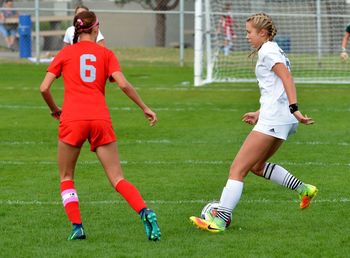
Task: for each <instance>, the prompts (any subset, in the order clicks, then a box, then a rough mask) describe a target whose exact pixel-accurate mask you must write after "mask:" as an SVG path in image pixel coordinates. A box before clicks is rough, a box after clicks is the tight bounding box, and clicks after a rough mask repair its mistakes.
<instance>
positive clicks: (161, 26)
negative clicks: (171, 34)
mask: <svg viewBox="0 0 350 258" xmlns="http://www.w3.org/2000/svg"><path fill="white" fill-rule="evenodd" d="M114 2H115V3H116V4H119V5H120V4H121V5H123V4H126V3H128V2H137V3H139V4H140V5H141V6H143V7H144V8H146V9H151V10H154V11H169V10H173V9H175V8H176V7H177V6H178V5H179V2H180V0H114ZM155 34H156V46H157V47H164V46H165V35H166V14H165V13H157V14H156V26H155Z"/></svg>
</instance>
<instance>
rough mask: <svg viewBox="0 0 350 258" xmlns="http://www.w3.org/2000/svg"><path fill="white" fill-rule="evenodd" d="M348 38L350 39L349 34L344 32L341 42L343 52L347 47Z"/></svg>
mask: <svg viewBox="0 0 350 258" xmlns="http://www.w3.org/2000/svg"><path fill="white" fill-rule="evenodd" d="M349 38H350V33H349V32H345V34H344V37H343V40H342V42H341V47H342V50H343V51H346V46H347V45H348V41H349Z"/></svg>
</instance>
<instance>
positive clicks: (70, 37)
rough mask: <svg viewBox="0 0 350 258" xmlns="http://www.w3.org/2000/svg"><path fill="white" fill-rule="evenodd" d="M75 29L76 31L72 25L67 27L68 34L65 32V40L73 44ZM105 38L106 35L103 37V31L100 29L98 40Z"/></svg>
mask: <svg viewBox="0 0 350 258" xmlns="http://www.w3.org/2000/svg"><path fill="white" fill-rule="evenodd" d="M74 31H75V28H74V26H70V27H69V28H67V29H66V34H64V38H63V42H65V43H67V44H70V45H72V44H73V38H74ZM103 39H104V37H103V35H102V33H101V31H100V30H98V35H97V39H96V42H99V41H101V40H103Z"/></svg>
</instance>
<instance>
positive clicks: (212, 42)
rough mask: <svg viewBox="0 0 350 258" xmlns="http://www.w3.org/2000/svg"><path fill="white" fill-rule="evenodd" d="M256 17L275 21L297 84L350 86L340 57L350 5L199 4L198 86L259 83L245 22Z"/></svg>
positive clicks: (267, 0) (235, 0)
mask: <svg viewBox="0 0 350 258" xmlns="http://www.w3.org/2000/svg"><path fill="white" fill-rule="evenodd" d="M258 12H265V13H267V14H269V15H270V16H271V17H272V19H273V21H274V22H275V24H276V27H277V35H276V37H275V41H276V42H277V43H278V44H279V46H280V47H281V48H282V49H283V50H284V52H285V53H286V54H287V55H288V57H289V59H290V61H291V64H292V73H293V77H294V80H295V81H296V82H302V83H339V84H346V83H350V60H348V61H347V62H343V61H342V60H341V58H340V53H341V51H342V49H341V41H342V38H343V36H344V33H345V28H346V26H347V24H349V23H350V1H348V0H251V1H245V0H230V1H229V0H195V16H194V17H195V21H194V22H195V26H194V28H195V39H194V85H195V86H201V85H204V84H207V83H213V82H251V81H256V78H255V75H254V70H255V61H256V57H255V58H254V57H253V59H252V58H248V55H249V54H250V53H251V52H252V49H251V47H250V45H249V43H248V41H247V40H246V31H245V21H246V18H247V17H248V16H250V15H252V14H254V13H258ZM348 45H349V47H350V42H349V44H348Z"/></svg>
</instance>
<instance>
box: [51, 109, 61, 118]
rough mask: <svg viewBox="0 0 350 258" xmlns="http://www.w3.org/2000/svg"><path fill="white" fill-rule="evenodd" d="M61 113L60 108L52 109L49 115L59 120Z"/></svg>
mask: <svg viewBox="0 0 350 258" xmlns="http://www.w3.org/2000/svg"><path fill="white" fill-rule="evenodd" d="M61 113H62V110H61V109H57V110H56V111H52V112H51V116H52V117H53V118H55V119H56V120H60V116H61Z"/></svg>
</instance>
